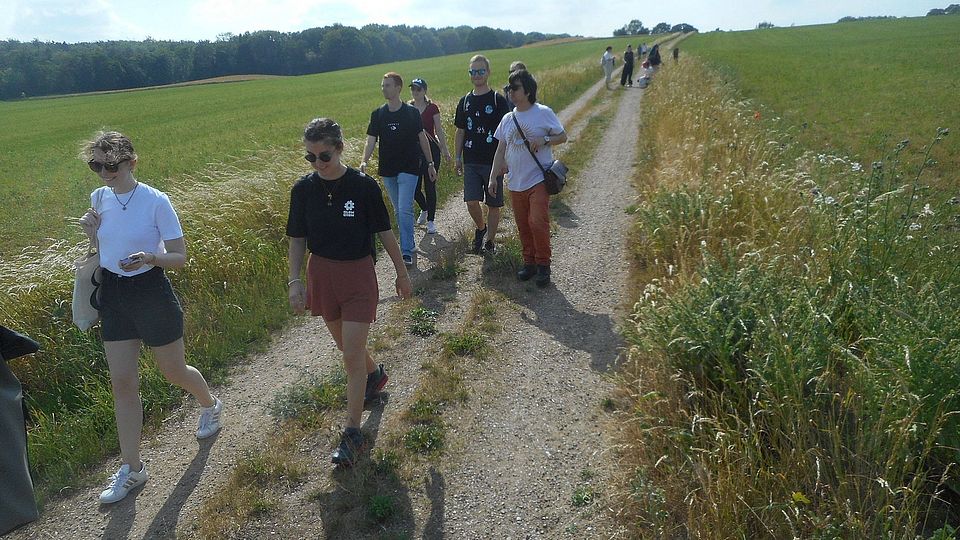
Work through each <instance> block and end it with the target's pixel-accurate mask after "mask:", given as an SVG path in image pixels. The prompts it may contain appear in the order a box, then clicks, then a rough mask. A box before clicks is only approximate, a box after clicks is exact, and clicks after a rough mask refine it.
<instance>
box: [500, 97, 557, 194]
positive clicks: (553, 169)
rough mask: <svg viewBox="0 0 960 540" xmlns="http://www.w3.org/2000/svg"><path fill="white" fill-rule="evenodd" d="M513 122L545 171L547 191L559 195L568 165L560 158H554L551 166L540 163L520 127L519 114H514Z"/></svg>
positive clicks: (535, 160)
mask: <svg viewBox="0 0 960 540" xmlns="http://www.w3.org/2000/svg"><path fill="white" fill-rule="evenodd" d="M511 118H513V123H514V125H515V126H517V131H519V132H520V137H522V138H523V144H524V145H525V146H526V147H527V150H528V151H529V152H530V155H531V156H533V161H534V162H536V164H537V167H540V170H541V171H542V172H543V185H544V186H546V188H547V193H549V194H550V195H557V194H559V193H560V191H561V190H563V186H565V185H566V184H567V166H566V165H564V164H563V163H560V160H559V159H555V160H553V162H552V163H551V164H550V166H549V167H544V166H543V165H541V164H540V160H539V159H537V154H535V153H534V152H533V148H530V141H528V140H527V136H526V135H525V134H524V133H523V129H522V128H521V127H520V122H518V121H517V115H516V114H514V115H513V116H512V117H511Z"/></svg>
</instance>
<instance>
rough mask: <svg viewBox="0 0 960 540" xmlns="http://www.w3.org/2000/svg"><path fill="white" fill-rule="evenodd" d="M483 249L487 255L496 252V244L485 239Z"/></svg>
mask: <svg viewBox="0 0 960 540" xmlns="http://www.w3.org/2000/svg"><path fill="white" fill-rule="evenodd" d="M483 251H484V252H486V253H487V254H489V255H493V254H494V253H496V252H497V245H496V244H494V243H493V240H487V242H486V243H485V244H483Z"/></svg>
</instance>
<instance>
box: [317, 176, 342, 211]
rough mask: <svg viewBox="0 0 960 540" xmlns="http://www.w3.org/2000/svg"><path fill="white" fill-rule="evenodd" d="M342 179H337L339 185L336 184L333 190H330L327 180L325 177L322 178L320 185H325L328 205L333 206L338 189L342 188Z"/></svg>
mask: <svg viewBox="0 0 960 540" xmlns="http://www.w3.org/2000/svg"><path fill="white" fill-rule="evenodd" d="M342 181H343V180H342V179H340V180H336V184H337V185H336V186H334V188H333V190H329V189H327V181H326V180H324V179H323V178H320V185H321V186H323V191H325V192H326V193H327V206H333V196H334V195H336V193H337V190H339V189H340V183H341V182H342Z"/></svg>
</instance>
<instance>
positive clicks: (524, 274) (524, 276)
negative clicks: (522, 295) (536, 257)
mask: <svg viewBox="0 0 960 540" xmlns="http://www.w3.org/2000/svg"><path fill="white" fill-rule="evenodd" d="M535 275H537V266H536V265H534V264H525V265H523V268H521V269H520V271H519V272H517V279H519V280H520V281H528V280H529V279H530V278H532V277H533V276H535Z"/></svg>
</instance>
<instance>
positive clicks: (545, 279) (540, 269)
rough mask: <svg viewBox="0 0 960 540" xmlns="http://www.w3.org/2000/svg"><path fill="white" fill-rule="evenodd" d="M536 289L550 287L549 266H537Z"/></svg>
mask: <svg viewBox="0 0 960 540" xmlns="http://www.w3.org/2000/svg"><path fill="white" fill-rule="evenodd" d="M536 282H537V287H540V288H541V289H542V288H544V287H546V286H547V285H550V266H549V265H543V264H538V265H537V280H536Z"/></svg>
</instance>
